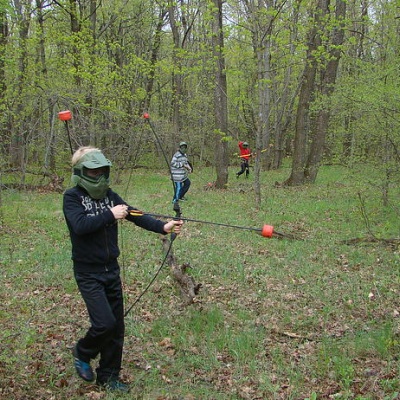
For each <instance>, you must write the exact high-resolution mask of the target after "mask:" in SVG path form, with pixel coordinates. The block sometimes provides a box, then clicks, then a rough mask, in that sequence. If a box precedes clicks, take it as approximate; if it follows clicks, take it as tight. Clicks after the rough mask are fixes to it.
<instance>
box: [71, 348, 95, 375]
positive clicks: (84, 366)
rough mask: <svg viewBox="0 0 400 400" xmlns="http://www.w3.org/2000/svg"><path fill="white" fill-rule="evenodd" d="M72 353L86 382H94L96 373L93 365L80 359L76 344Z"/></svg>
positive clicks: (78, 370)
mask: <svg viewBox="0 0 400 400" xmlns="http://www.w3.org/2000/svg"><path fill="white" fill-rule="evenodd" d="M72 355H73V356H74V365H75V369H76V372H77V373H78V375H79V376H80V377H81V378H82V379H83V380H84V381H86V382H93V380H94V374H93V370H92V367H91V366H90V364H89V363H87V362H85V361H82V360H80V359H79V355H78V350H77V349H76V346H75V347H74V348H73V350H72Z"/></svg>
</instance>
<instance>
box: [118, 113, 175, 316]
mask: <svg viewBox="0 0 400 400" xmlns="http://www.w3.org/2000/svg"><path fill="white" fill-rule="evenodd" d="M143 118H144V120H145V121H146V122H147V123H148V124H149V126H150V129H151V131H152V132H153V134H154V137H155V138H156V141H157V143H158V147H159V148H160V150H161V153H162V155H163V157H164V160H165V162H166V163H167V166H168V170H169V174H170V177H171V182H172V186H173V188H174V192H175V184H174V180H173V177H172V171H171V168H170V165H169V162H168V158H167V155H166V154H165V151H164V148H163V147H162V144H161V140H160V138H159V137H158V135H157V133H156V131H155V129H154V127H153V124H152V123H151V121H150V115H149V114H148V113H144V114H143ZM173 210H174V212H175V217H173V219H175V220H180V219H181V215H182V210H181V207H180V205H179V201H176V202H174V205H173ZM130 214H131V215H136V214H134V213H132V212H131V213H130ZM168 218H170V217H168ZM175 238H176V233H175V232H173V231H172V232H171V239H170V242H169V246H168V249H167V251H166V253H165V256H164V259H163V261H162V263H161V265H160V267H159V268H158V270H157V272H156V273H155V274H154V276H153V278H152V279H151V281H150V282H149V283H148V285H147V286H146V288H145V289H144V290H143V291H142V293H141V294H140V295H139V297H138V298H137V299H136V300H135V302H134V303H133V304H132V305H131V306H130V307H129V308H128V309H127V310H126V312H125V314H124V317H126V316H127V315H128V314H129V312H130V311H131V310H132V308H133V307H134V306H135V305H136V304H137V303H138V302H139V300H140V299H141V298H142V296H143V295H144V294H145V293H146V292H147V290H148V289H149V288H150V286H151V285H152V284H153V282H154V281H155V280H156V278H157V276H158V275H159V274H160V272H161V270H162V269H163V268H164V265H165V262H166V261H167V259H168V256H169V254H170V253H171V250H172V244H173V242H174V240H175Z"/></svg>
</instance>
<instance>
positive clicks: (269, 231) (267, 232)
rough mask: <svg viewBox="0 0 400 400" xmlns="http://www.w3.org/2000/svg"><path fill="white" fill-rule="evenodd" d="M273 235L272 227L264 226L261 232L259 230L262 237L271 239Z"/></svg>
mask: <svg viewBox="0 0 400 400" xmlns="http://www.w3.org/2000/svg"><path fill="white" fill-rule="evenodd" d="M273 233H274V227H273V226H272V225H264V226H263V228H262V230H261V235H262V236H264V237H268V238H270V237H272V234H273Z"/></svg>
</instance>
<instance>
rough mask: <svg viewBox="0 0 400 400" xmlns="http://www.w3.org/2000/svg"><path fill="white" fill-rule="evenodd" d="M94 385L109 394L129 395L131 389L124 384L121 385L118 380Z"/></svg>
mask: <svg viewBox="0 0 400 400" xmlns="http://www.w3.org/2000/svg"><path fill="white" fill-rule="evenodd" d="M96 384H97V385H98V386H100V387H102V388H103V389H105V390H107V391H109V392H122V393H129V392H130V390H131V388H130V387H129V385H127V384H126V383H122V382H120V381H119V380H110V381H108V382H105V383H104V382H99V381H97V382H96Z"/></svg>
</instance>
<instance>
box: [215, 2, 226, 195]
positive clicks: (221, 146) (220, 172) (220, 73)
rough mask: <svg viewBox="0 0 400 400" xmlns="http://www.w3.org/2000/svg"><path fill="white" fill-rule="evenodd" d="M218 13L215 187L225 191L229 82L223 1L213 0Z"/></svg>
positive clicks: (216, 39) (216, 28)
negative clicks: (226, 69)
mask: <svg viewBox="0 0 400 400" xmlns="http://www.w3.org/2000/svg"><path fill="white" fill-rule="evenodd" d="M213 1H214V6H215V8H216V10H217V11H216V12H215V14H214V19H213V53H214V59H215V60H216V63H217V65H216V68H215V92H214V104H215V128H216V131H217V132H216V138H215V142H216V143H215V145H216V152H215V167H216V172H217V179H216V181H215V186H216V188H217V189H225V188H226V184H227V183H228V164H229V156H228V144H227V141H226V140H224V139H225V137H226V134H227V132H228V102H227V82H226V72H225V58H224V54H223V52H224V36H223V30H222V28H223V26H222V3H223V1H222V0H213Z"/></svg>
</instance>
